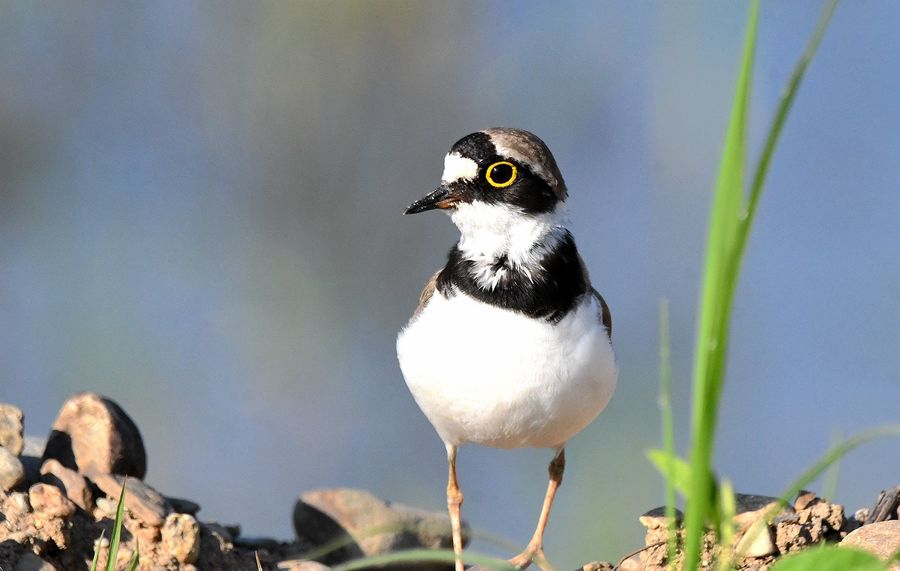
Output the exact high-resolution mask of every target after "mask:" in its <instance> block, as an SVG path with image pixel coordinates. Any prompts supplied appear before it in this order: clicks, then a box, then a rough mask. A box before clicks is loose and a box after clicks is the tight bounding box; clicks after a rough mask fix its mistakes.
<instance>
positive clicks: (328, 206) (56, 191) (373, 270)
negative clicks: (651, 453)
mask: <svg viewBox="0 0 900 571" xmlns="http://www.w3.org/2000/svg"><path fill="white" fill-rule="evenodd" d="M821 5H822V3H821V2H819V1H798V2H764V4H763V10H762V18H761V23H760V25H761V27H760V43H759V46H760V47H759V52H758V56H757V65H756V70H755V81H756V85H755V90H754V99H753V116H752V135H753V137H752V140H753V142H754V145H753V148H754V149H759V147H760V142H761V136H762V133H763V132H764V129H765V128H766V126H767V125H768V122H769V120H770V118H771V116H772V113H773V109H774V107H775V105H776V103H777V98H778V95H779V93H780V91H781V89H782V86H783V85H784V84H785V81H786V79H787V77H788V76H789V74H790V71H791V68H792V66H793V64H794V62H795V60H796V58H797V56H798V55H799V54H800V52H801V51H802V48H803V45H804V43H805V41H806V39H807V37H808V36H809V33H810V32H811V30H812V27H813V25H814V22H815V20H816V18H817V17H818V14H819V11H820V8H821ZM745 15H746V14H745V10H744V9H735V6H734V5H733V4H723V3H718V2H713V1H707V2H702V3H689V4H677V5H676V4H674V3H650V2H642V3H624V2H580V3H572V2H555V3H549V2H548V3H539V2H511V1H510V2H490V3H482V2H432V3H424V2H422V3H420V2H377V3H376V2H349V1H348V2H293V3H288V2H254V3H249V2H248V3H239V2H231V3H215V4H201V3H197V2H174V1H171V2H152V3H141V4H138V3H114V4H110V3H105V4H102V5H101V4H97V5H96V6H93V7H91V6H90V5H87V4H81V3H79V4H70V3H51V2H31V1H20V2H3V3H2V4H0V268H2V270H0V343H2V345H0V346H2V350H0V400H2V401H8V402H13V403H16V404H18V405H19V406H21V407H22V408H23V409H24V410H25V412H26V425H27V426H26V430H27V432H30V433H34V434H44V433H46V432H47V431H48V430H49V426H50V424H51V422H52V420H53V418H54V417H55V415H56V412H57V411H58V409H59V407H60V405H61V404H62V402H63V400H64V399H65V398H66V397H67V396H69V395H70V394H71V393H73V392H75V391H80V390H92V391H98V392H101V393H103V394H105V395H108V396H110V397H111V398H113V399H115V400H116V401H118V402H119V403H120V404H121V405H122V406H123V407H124V408H125V409H126V410H127V411H128V412H129V413H130V414H131V415H132V416H133V417H134V419H135V420H136V422H137V423H138V425H139V426H140V428H141V430H142V432H143V435H144V438H145V440H146V445H147V449H148V453H149V474H148V478H147V479H148V481H149V482H150V483H151V484H153V485H154V486H156V487H157V488H159V489H161V490H162V491H164V492H166V493H168V494H171V495H178V496H183V497H189V498H192V499H195V500H197V501H198V502H199V503H200V504H202V506H203V512H202V514H201V515H202V516H204V517H205V518H207V519H218V520H220V521H224V522H240V523H241V524H243V526H244V529H245V532H247V533H249V534H253V535H261V534H268V535H273V536H276V537H280V538H288V537H290V536H291V535H292V530H291V526H290V511H291V506H292V502H293V499H294V498H295V496H296V495H297V494H298V493H299V492H301V491H303V490H306V489H310V488H314V487H321V486H338V485H346V486H360V487H364V488H367V489H370V490H372V491H373V492H375V493H376V494H378V495H380V496H383V497H386V498H389V499H392V500H395V501H399V502H403V503H410V504H416V505H420V506H424V507H428V508H433V509H436V510H443V509H444V506H445V500H444V487H445V474H446V466H445V459H444V451H443V447H442V445H441V443H440V442H439V440H438V438H437V436H436V435H435V434H434V432H433V431H432V429H431V427H430V425H429V424H428V423H427V421H426V420H425V418H424V417H423V416H422V415H421V413H420V412H419V410H418V409H417V408H416V406H415V404H414V402H413V400H412V398H411V397H410V396H409V394H408V393H407V390H406V387H405V385H404V383H403V380H402V378H401V376H400V371H399V368H398V366H397V364H396V359H395V355H394V341H395V336H396V333H397V331H398V329H399V328H400V327H401V326H402V325H403V323H404V322H405V321H406V319H407V317H408V316H409V314H410V313H411V311H412V309H413V307H414V306H415V303H416V299H417V296H418V293H419V290H420V288H421V286H422V284H423V283H424V282H425V280H426V279H427V278H428V277H429V276H430V275H431V274H432V272H433V271H434V270H436V269H437V268H438V267H440V266H441V265H442V263H443V260H444V256H445V253H446V250H447V249H448V248H449V246H450V245H451V244H452V242H453V241H454V240H455V239H456V236H457V233H456V230H455V228H454V227H453V226H452V225H451V223H450V222H449V220H448V219H446V217H444V216H442V215H440V214H436V213H431V214H428V215H420V216H415V217H408V218H404V217H402V216H401V215H400V213H401V212H402V211H403V208H404V207H405V206H406V205H407V204H408V203H409V202H411V201H412V200H414V199H416V198H418V197H420V196H422V195H423V194H424V193H426V192H427V191H429V190H430V189H432V188H433V186H434V185H435V184H436V182H437V181H438V180H439V177H440V174H441V169H442V156H443V154H444V153H445V152H446V151H447V149H448V148H449V146H450V145H451V144H452V143H453V142H454V141H455V140H456V139H458V138H460V137H461V136H463V135H465V134H467V133H469V132H472V131H475V130H478V129H480V128H483V127H487V126H496V125H504V126H517V127H523V128H527V129H529V130H532V131H534V132H536V133H537V134H538V135H539V136H541V137H542V138H543V139H544V140H546V141H547V142H548V144H549V145H550V147H551V148H552V149H553V151H554V153H555V155H556V158H557V160H558V162H559V164H560V166H561V168H562V171H563V173H564V175H565V177H566V180H567V182H568V186H569V188H570V191H571V199H570V211H571V218H572V228H573V231H574V233H575V236H576V238H577V240H578V243H579V246H580V248H581V250H582V252H583V254H584V257H585V259H586V261H587V264H588V266H589V268H590V269H591V272H592V277H593V279H594V281H595V283H596V285H597V286H598V288H599V289H600V290H601V291H602V292H603V294H604V296H605V297H606V299H607V300H608V301H609V303H610V305H611V307H612V310H613V314H614V318H615V323H616V332H615V342H616V347H617V351H618V355H619V359H620V365H621V381H620V388H619V390H618V392H617V394H616V396H615V398H614V399H613V401H612V404H611V405H610V407H609V408H608V409H607V411H606V412H605V413H604V414H603V415H601V417H600V418H599V419H598V420H597V421H596V422H595V423H594V424H593V425H591V426H590V427H589V428H588V429H587V430H585V431H584V432H583V433H582V434H581V435H579V436H578V437H577V438H576V439H575V440H574V441H573V442H572V443H571V444H570V448H569V468H568V471H567V473H566V484H565V486H564V487H563V490H562V492H561V495H560V497H559V500H558V504H557V506H556V508H555V511H554V514H553V517H552V518H551V519H552V521H551V525H550V530H549V534H548V537H547V546H548V554H549V555H550V557H551V559H552V560H554V561H555V562H556V563H558V564H559V565H560V567H561V568H572V567H574V566H575V565H576V564H581V563H583V562H585V561H589V560H593V559H613V560H615V559H617V558H618V557H619V556H620V555H622V554H624V553H625V552H626V551H629V550H630V549H632V548H634V547H637V546H639V545H641V544H642V543H641V542H642V531H641V528H640V526H639V525H638V523H637V516H638V515H640V514H641V513H643V512H644V511H645V510H647V509H649V508H652V507H655V506H657V505H659V504H661V502H662V481H661V479H660V478H659V477H658V476H657V474H656V473H655V472H654V470H653V469H652V468H651V467H650V465H649V464H648V463H647V461H646V460H645V458H644V452H645V450H646V449H647V448H650V447H653V446H657V445H658V443H659V441H660V436H659V433H660V428H659V414H658V407H657V393H658V380H657V378H658V377H657V353H658V334H657V306H658V303H659V300H660V298H662V297H666V298H668V299H669V300H670V303H671V308H672V328H673V347H672V350H673V355H674V373H675V375H674V382H675V395H674V400H675V406H676V422H677V429H678V432H679V447H680V449H681V450H682V451H684V449H685V446H686V442H687V430H688V418H689V402H690V392H689V378H690V367H691V352H692V347H693V335H694V311H695V307H696V301H697V297H698V283H699V282H698V276H699V272H700V269H701V261H702V251H703V246H704V240H705V224H706V221H707V214H708V207H709V203H710V191H711V188H712V186H713V182H714V178H715V174H716V168H717V161H718V159H719V148H720V145H721V141H722V138H723V134H724V129H725V123H726V119H727V114H728V110H729V105H730V96H731V92H732V89H733V84H734V79H735V76H736V65H737V61H738V55H739V50H740V43H741V35H742V32H743V25H744V21H745ZM898 21H900V4H898V3H896V2H890V1H889V0H883V1H871V2H864V3H860V2H856V3H846V5H844V6H841V8H840V9H839V10H838V12H837V14H836V16H835V19H834V21H833V24H832V26H831V29H830V30H829V32H828V34H827V36H826V38H825V41H824V43H823V45H822V48H821V51H820V54H819V56H818V58H817V59H816V61H814V63H813V65H812V67H811V69H810V73H809V76H808V81H807V82H806V83H805V84H804V85H803V88H802V90H801V92H800V95H799V97H798V99H797V102H796V106H795V109H794V112H793V114H792V116H791V117H790V119H789V121H788V124H787V127H786V129H785V132H784V137H783V139H782V143H781V147H780V149H779V152H778V154H777V155H776V158H775V161H774V163H773V165H772V171H771V176H770V184H769V186H768V189H767V192H766V195H765V197H764V199H763V202H762V206H761V211H760V214H759V218H758V224H757V227H756V229H755V233H754V235H753V237H752V239H751V242H750V245H749V252H748V259H747V263H746V266H745V272H744V274H743V276H742V279H741V285H740V290H739V292H738V299H737V305H736V310H735V316H734V328H733V329H734V341H733V345H732V350H731V359H730V366H729V378H728V385H727V388H726V392H725V395H724V408H723V411H722V415H721V421H720V433H719V440H718V454H717V461H718V466H719V469H720V472H721V473H722V474H724V475H728V476H729V477H731V478H732V480H733V481H734V484H735V487H736V488H737V489H738V490H739V491H744V492H753V493H763V494H777V493H778V492H779V491H780V490H781V489H782V488H783V487H784V486H786V485H787V484H788V483H789V482H790V481H791V480H792V479H793V478H794V477H795V476H797V475H798V474H799V473H800V472H801V471H803V470H804V469H805V468H806V467H808V466H809V465H810V464H811V463H812V462H813V461H814V459H815V458H817V457H818V456H819V455H820V454H821V453H822V452H823V451H824V450H825V449H826V448H827V446H828V445H829V443H830V442H831V441H832V440H833V438H834V437H835V434H843V435H845V436H846V435H849V434H851V433H855V432H857V431H859V430H861V429H863V428H864V427H868V426H872V425H879V424H884V423H888V422H893V421H897V419H898V416H900V359H898V350H900V321H898V317H900V247H898V245H900V224H898V217H900V191H898V189H900V161H898V160H897V159H898V157H900V106H898V104H897V101H898V99H897V98H898V93H900V35H898V34H897V22H898ZM898 451H900V444H898V443H897V442H896V441H893V442H881V443H878V444H872V445H869V446H866V447H865V448H864V449H862V450H860V451H858V452H855V453H853V454H852V455H851V456H850V457H848V458H847V460H846V461H845V462H844V463H843V465H842V467H841V473H840V484H839V486H838V488H837V499H838V500H840V501H842V502H844V503H846V504H847V507H848V508H849V509H851V510H853V509H856V508H857V507H860V506H863V505H868V504H870V503H871V502H872V500H873V499H874V498H875V496H876V495H877V493H878V491H879V490H880V489H882V488H884V487H887V486H890V485H895V484H898V483H900V482H898V481H897V474H900V453H898ZM549 457H550V454H549V452H547V451H515V452H506V451H494V450H487V449H478V448H466V449H463V451H462V452H461V455H460V470H461V473H460V477H461V482H462V485H463V489H464V491H465V493H466V504H465V507H464V510H463V513H464V516H465V517H466V518H467V519H468V520H469V521H470V522H472V523H473V524H474V525H475V526H476V527H477V528H479V529H483V530H487V531H490V532H492V533H495V534H499V535H502V536H504V537H507V538H509V539H511V540H512V541H513V542H514V543H516V544H521V545H524V543H525V542H526V540H527V538H528V537H529V536H530V533H531V530H532V528H533V525H534V522H535V519H536V516H537V511H538V508H539V505H540V500H541V498H542V495H543V491H544V487H545V481H546V464H547V461H548V460H549ZM820 488H821V486H820ZM480 548H481V549H482V550H488V551H491V549H492V548H491V547H490V546H487V545H486V544H484V543H482V544H481V545H480ZM501 553H502V552H501Z"/></svg>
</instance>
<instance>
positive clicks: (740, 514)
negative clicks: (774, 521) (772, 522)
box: [734, 494, 794, 530]
mask: <svg viewBox="0 0 900 571" xmlns="http://www.w3.org/2000/svg"><path fill="white" fill-rule="evenodd" d="M734 500H735V508H736V509H735V516H734V523H735V524H736V525H737V526H738V529H742V530H743V529H747V528H749V527H750V526H751V525H753V523H754V522H756V521H757V520H759V519H760V518H763V517H765V516H766V515H768V514H769V513H770V512H771V513H772V515H773V517H774V516H776V515H780V514H784V513H786V512H787V513H791V512H793V511H794V510H793V508H791V507H789V506H785V507H784V508H783V509H781V510H779V509H778V503H779V501H780V500H779V499H778V498H773V497H770V496H756V495H752V494H735V495H734Z"/></svg>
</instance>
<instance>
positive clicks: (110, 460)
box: [43, 393, 147, 478]
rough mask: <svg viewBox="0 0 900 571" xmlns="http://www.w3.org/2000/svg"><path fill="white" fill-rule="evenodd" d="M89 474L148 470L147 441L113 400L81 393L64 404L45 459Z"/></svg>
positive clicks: (140, 475)
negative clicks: (145, 449) (53, 460)
mask: <svg viewBox="0 0 900 571" xmlns="http://www.w3.org/2000/svg"><path fill="white" fill-rule="evenodd" d="M50 458H55V459H56V460H58V461H59V462H60V463H61V464H62V465H63V466H65V467H67V468H71V469H73V470H76V471H78V472H81V473H83V474H87V475H93V474H122V475H127V476H132V477H135V478H143V477H144V476H145V475H146V473H147V455H146V452H145V451H144V441H143V439H142V438H141V434H140V432H139V431H138V428H137V426H135V424H134V421H132V420H131V418H130V417H129V416H128V415H127V414H126V413H125V411H124V410H122V408H121V407H120V406H119V405H117V404H116V403H114V402H113V401H111V400H109V399H107V398H104V397H102V396H100V395H97V394H94V393H78V394H76V395H74V396H73V397H71V398H70V399H69V400H67V401H66V402H65V404H63V406H62V409H61V410H60V411H59V415H58V416H57V417H56V420H55V421H54V423H53V430H52V432H51V433H50V436H49V438H48V439H47V447H46V449H45V450H44V456H43V459H44V460H45V461H46V460H49V459H50Z"/></svg>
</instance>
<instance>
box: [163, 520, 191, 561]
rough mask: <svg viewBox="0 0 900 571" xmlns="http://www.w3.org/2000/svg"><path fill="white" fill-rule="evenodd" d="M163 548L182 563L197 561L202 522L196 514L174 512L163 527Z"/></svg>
mask: <svg viewBox="0 0 900 571" xmlns="http://www.w3.org/2000/svg"><path fill="white" fill-rule="evenodd" d="M162 542H163V549H165V550H166V552H167V553H169V554H171V555H172V557H174V558H175V559H177V560H178V561H179V562H180V563H196V562H197V557H198V556H199V555H200V524H199V523H197V520H196V519H194V516H191V515H188V514H179V513H173V514H169V515H168V516H167V517H166V521H165V523H164V524H163V527H162Z"/></svg>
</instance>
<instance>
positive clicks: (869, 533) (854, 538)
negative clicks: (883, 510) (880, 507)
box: [840, 520, 900, 559]
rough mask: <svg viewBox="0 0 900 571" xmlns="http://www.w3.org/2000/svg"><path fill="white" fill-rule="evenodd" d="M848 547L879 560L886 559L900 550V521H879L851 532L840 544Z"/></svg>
mask: <svg viewBox="0 0 900 571" xmlns="http://www.w3.org/2000/svg"><path fill="white" fill-rule="evenodd" d="M840 544H841V545H845V546H848V547H856V548H859V549H864V550H866V551H868V552H870V553H873V554H875V555H876V556H878V557H879V558H881V559H887V558H888V557H890V556H891V555H893V554H894V553H895V552H897V551H898V550H900V521H898V520H888V521H879V522H875V523H870V524H868V525H864V526H862V527H861V528H859V529H857V530H854V531H851V532H850V533H849V534H848V535H847V537H845V538H844V539H843V540H842V541H841V543H840Z"/></svg>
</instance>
